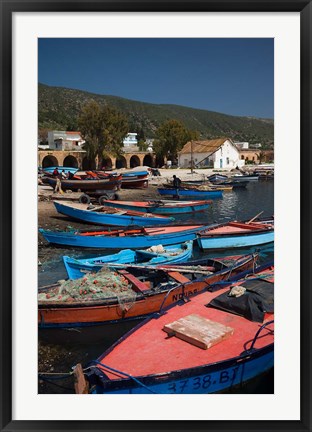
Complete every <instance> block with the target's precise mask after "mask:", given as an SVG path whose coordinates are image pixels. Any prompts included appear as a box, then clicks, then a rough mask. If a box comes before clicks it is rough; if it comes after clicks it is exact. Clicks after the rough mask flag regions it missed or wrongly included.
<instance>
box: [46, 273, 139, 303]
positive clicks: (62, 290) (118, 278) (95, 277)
mask: <svg viewBox="0 0 312 432" xmlns="http://www.w3.org/2000/svg"><path fill="white" fill-rule="evenodd" d="M116 297H117V299H118V302H119V303H120V304H125V303H127V304H128V303H132V302H134V301H135V299H136V293H135V291H134V290H133V289H132V285H131V283H129V282H128V280H127V279H126V278H125V277H124V276H123V275H121V274H119V273H117V272H114V271H112V270H111V269H108V268H106V267H103V268H102V269H101V270H100V271H99V272H97V273H87V274H86V275H85V276H83V277H82V278H80V279H74V280H72V279H68V280H64V281H60V284H58V285H54V286H52V287H51V288H50V289H47V290H42V291H41V292H39V294H38V301H39V303H40V302H44V303H47V302H51V303H58V302H60V303H73V302H79V303H81V302H89V301H97V300H104V299H107V298H116Z"/></svg>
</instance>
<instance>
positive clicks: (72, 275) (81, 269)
mask: <svg viewBox="0 0 312 432" xmlns="http://www.w3.org/2000/svg"><path fill="white" fill-rule="evenodd" d="M192 251H193V241H191V240H190V241H187V242H185V243H182V244H179V245H171V246H166V248H163V247H162V245H157V246H152V247H151V248H149V249H144V250H139V249H138V250H135V251H134V250H132V249H125V250H122V251H120V252H118V253H116V254H113V255H104V256H100V257H96V258H85V259H75V258H71V257H68V256H63V261H64V265H65V268H66V271H67V274H68V277H69V279H79V278H81V277H82V276H84V275H85V272H97V271H99V270H101V268H102V267H103V266H104V265H106V264H140V265H142V264H144V265H157V264H176V263H180V262H185V261H187V260H188V259H189V258H191V256H192Z"/></svg>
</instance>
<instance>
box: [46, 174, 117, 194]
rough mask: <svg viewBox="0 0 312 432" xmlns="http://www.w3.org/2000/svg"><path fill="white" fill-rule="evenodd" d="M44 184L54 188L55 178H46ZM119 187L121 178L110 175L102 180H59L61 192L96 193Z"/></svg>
mask: <svg viewBox="0 0 312 432" xmlns="http://www.w3.org/2000/svg"><path fill="white" fill-rule="evenodd" d="M45 182H46V183H48V184H49V185H50V186H52V187H53V188H55V185H56V178H54V177H46V178H45ZM120 185H121V176H118V175H111V176H107V178H103V179H71V180H70V179H64V180H61V187H62V189H63V190H72V191H79V190H80V191H82V192H98V193H100V192H101V191H105V190H118V189H119V188H120Z"/></svg>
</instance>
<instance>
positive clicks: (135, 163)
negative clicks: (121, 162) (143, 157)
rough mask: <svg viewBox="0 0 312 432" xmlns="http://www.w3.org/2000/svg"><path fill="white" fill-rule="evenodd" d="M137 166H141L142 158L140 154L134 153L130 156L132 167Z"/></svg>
mask: <svg viewBox="0 0 312 432" xmlns="http://www.w3.org/2000/svg"><path fill="white" fill-rule="evenodd" d="M137 166H140V159H139V157H138V156H136V155H133V156H131V158H130V168H135V167H137Z"/></svg>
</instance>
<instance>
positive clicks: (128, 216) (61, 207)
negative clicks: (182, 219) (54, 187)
mask: <svg viewBox="0 0 312 432" xmlns="http://www.w3.org/2000/svg"><path fill="white" fill-rule="evenodd" d="M54 205H55V208H56V210H57V211H58V213H61V214H64V215H66V216H69V217H71V218H73V219H77V220H81V221H83V222H88V223H93V224H96V225H115V226H130V225H136V226H153V225H165V224H168V223H171V222H173V221H174V218H172V217H167V216H161V215H154V214H146V213H142V212H136V211H133V210H122V209H117V208H113V207H105V206H94V205H88V204H81V203H72V202H67V201H65V202H60V201H54Z"/></svg>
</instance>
